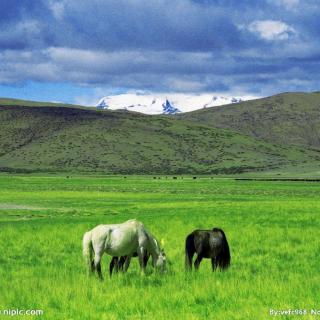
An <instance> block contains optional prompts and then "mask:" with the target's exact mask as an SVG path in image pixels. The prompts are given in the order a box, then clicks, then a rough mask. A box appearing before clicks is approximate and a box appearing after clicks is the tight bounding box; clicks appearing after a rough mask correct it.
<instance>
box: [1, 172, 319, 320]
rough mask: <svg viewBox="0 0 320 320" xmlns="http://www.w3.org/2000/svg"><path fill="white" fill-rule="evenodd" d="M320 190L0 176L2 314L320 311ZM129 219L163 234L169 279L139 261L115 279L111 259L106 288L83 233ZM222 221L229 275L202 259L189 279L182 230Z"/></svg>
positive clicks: (306, 185)
mask: <svg viewBox="0 0 320 320" xmlns="http://www.w3.org/2000/svg"><path fill="white" fill-rule="evenodd" d="M319 194H320V183H317V182H297V181H295V182H290V181H274V182H272V181H235V180H233V179H214V178H210V177H198V179H192V177H184V178H183V179H182V178H181V177H178V179H172V177H168V178H167V179H166V178H165V177H161V179H154V178H153V177H152V176H150V177H148V176H144V177H136V176H128V177H127V178H124V177H123V176H118V177H117V176H110V177H73V176H71V177H69V178H67V177H66V176H35V175H34V176H27V175H25V176H23V175H20V176H19V175H1V176H0V248H1V255H0V310H1V309H2V310H3V309H17V308H19V309H42V310H43V311H44V314H43V315H42V316H39V317H34V318H39V319H40V318H41V319H54V320H56V319H68V320H71V319H82V320H85V319H88V320H89V319H90V320H94V319H228V320H229V319H269V318H272V317H271V316H270V315H269V309H270V308H273V309H288V308H291V309H296V308H300V309H304V308H305V309H307V310H309V309H311V308H317V307H318V308H320V305H319V299H318V294H319V290H320V274H319V262H320V259H319V256H318V253H319V251H320V242H319V228H320V220H319V215H320V198H319ZM131 218H137V219H139V220H140V221H142V222H143V223H144V224H145V226H146V227H147V228H148V229H149V230H150V231H151V232H152V233H153V234H154V235H155V236H156V237H157V238H158V239H161V238H163V239H164V241H165V246H164V248H165V251H166V254H167V257H168V259H169V260H170V265H169V266H168V272H167V274H165V275H158V274H154V273H153V269H152V267H151V266H148V272H147V275H146V276H142V275H140V273H139V268H138V261H137V260H136V259H133V260H132V263H131V266H130V268H129V271H128V273H127V274H125V275H123V274H120V275H117V276H115V277H113V278H112V279H109V277H108V275H107V272H108V263H109V261H110V257H107V256H104V258H103V261H102V269H103V272H104V275H105V281H104V282H100V281H98V279H96V278H87V277H86V272H85V266H84V262H83V259H82V252H81V241H82V236H83V233H84V232H85V231H87V230H88V229H91V228H92V227H94V226H96V225H97V224H100V223H105V224H108V223H117V222H123V221H125V220H127V219H131ZM214 226H217V227H221V228H222V229H223V230H224V231H225V233H226V235H227V238H228V241H229V245H230V249H231V256H232V261H231V267H230V269H229V270H228V271H226V272H219V271H218V272H215V273H212V272H211V269H210V268H211V264H210V260H205V259H204V260H203V262H202V264H201V266H200V270H199V272H198V273H197V274H196V273H191V274H186V273H185V272H184V240H185V237H186V235H187V234H188V233H190V232H191V231H192V230H194V229H196V228H206V229H207V228H212V227H214ZM3 318H8V317H3ZM17 318H19V319H24V318H26V319H30V318H33V317H30V316H25V317H23V316H19V317H17ZM281 318H286V317H284V316H283V317H281ZM288 318H290V319H295V318H301V317H298V316H297V317H295V316H290V317H288ZM303 318H304V319H309V318H310V319H314V318H315V317H314V316H311V315H306V316H304V317H303Z"/></svg>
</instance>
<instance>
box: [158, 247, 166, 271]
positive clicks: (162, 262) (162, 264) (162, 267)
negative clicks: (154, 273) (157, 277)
mask: <svg viewBox="0 0 320 320" xmlns="http://www.w3.org/2000/svg"><path fill="white" fill-rule="evenodd" d="M166 265H167V256H166V254H165V253H164V250H163V249H161V250H160V253H159V255H158V257H157V260H156V268H157V269H158V270H159V271H160V272H165V271H166Z"/></svg>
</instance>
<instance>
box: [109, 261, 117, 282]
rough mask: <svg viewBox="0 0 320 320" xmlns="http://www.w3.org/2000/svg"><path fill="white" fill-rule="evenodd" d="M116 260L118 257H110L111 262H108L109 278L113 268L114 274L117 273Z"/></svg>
mask: <svg viewBox="0 0 320 320" xmlns="http://www.w3.org/2000/svg"><path fill="white" fill-rule="evenodd" d="M118 260H119V258H118V257H112V259H111V262H110V265H109V274H110V277H111V276H112V271H113V269H114V268H115V272H117V271H118V270H117V269H118V268H117V265H118V263H119V262H118Z"/></svg>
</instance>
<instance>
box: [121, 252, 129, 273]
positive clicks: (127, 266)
mask: <svg viewBox="0 0 320 320" xmlns="http://www.w3.org/2000/svg"><path fill="white" fill-rule="evenodd" d="M130 261H131V255H128V256H127V257H126V260H125V263H124V266H123V272H127V270H128V268H129V265H130Z"/></svg>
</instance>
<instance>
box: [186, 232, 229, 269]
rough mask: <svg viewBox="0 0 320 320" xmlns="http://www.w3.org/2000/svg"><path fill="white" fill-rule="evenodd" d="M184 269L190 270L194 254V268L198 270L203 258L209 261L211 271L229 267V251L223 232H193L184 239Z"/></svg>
mask: <svg viewBox="0 0 320 320" xmlns="http://www.w3.org/2000/svg"><path fill="white" fill-rule="evenodd" d="M185 253H186V269H187V270H191V269H192V259H193V256H194V254H195V253H197V258H196V260H195V262H194V268H195V269H196V270H198V268H199V265H200V262H201V260H202V259H203V258H208V259H211V265H212V271H215V270H216V268H217V267H219V268H220V269H222V270H225V269H227V268H228V267H229V265H230V260H231V257H230V250H229V245H228V241H227V238H226V235H225V234H224V232H223V230H221V229H219V228H213V229H212V230H195V231H193V232H192V233H190V234H189V235H188V236H187V238H186V252H185Z"/></svg>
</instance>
